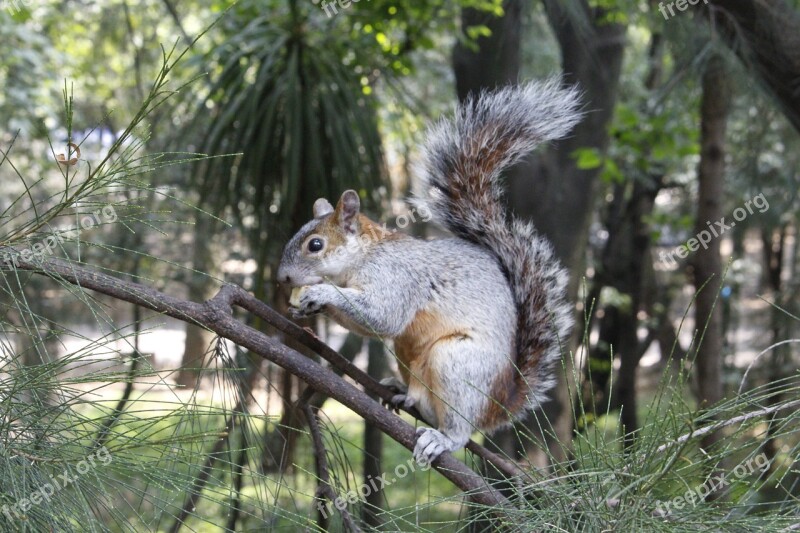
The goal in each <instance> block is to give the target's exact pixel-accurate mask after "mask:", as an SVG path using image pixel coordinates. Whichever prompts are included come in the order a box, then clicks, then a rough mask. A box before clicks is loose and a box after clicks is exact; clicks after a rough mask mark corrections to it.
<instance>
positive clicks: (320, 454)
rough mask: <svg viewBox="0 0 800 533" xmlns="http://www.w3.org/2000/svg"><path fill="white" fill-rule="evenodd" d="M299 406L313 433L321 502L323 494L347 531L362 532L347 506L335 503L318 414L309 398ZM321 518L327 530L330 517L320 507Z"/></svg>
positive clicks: (309, 429) (313, 447)
mask: <svg viewBox="0 0 800 533" xmlns="http://www.w3.org/2000/svg"><path fill="white" fill-rule="evenodd" d="M299 407H300V409H301V410H302V411H303V414H304V415H305V417H306V422H308V431H309V433H310V434H311V447H312V449H313V450H314V463H315V465H316V470H317V479H318V480H319V483H318V486H317V496H318V497H319V498H320V502H324V500H323V499H322V497H323V496H324V497H325V498H327V499H328V500H329V501H330V502H331V506H332V507H334V508H335V509H336V510H338V511H339V514H340V515H341V516H342V522H343V523H344V527H345V530H346V531H355V532H360V531H361V528H359V527H358V525H357V524H356V523H355V521H354V520H353V517H352V516H350V513H349V512H348V511H347V508H346V507H345V508H344V509H339V508H338V507H336V506H335V505H333V503H334V501H335V500H336V491H334V490H333V487H332V486H331V476H330V467H329V466H328V452H327V450H326V449H325V442H324V441H323V440H322V432H321V431H320V428H319V420H318V419H317V414H316V413H315V412H314V410H313V409H311V406H310V405H308V401H307V400H306V401H305V402H303V403H302V404H300V405H299ZM320 518H321V520H322V521H323V522H324V523H325V525H324V526H323V524H320V525H321V526H322V529H323V531H325V530H327V519H328V517H327V515H326V514H324V511H322V509H320Z"/></svg>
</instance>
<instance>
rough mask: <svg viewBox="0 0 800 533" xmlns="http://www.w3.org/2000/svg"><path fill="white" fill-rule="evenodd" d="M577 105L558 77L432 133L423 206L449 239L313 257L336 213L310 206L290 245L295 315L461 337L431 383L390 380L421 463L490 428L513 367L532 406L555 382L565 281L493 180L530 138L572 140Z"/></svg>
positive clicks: (442, 356) (566, 315)
mask: <svg viewBox="0 0 800 533" xmlns="http://www.w3.org/2000/svg"><path fill="white" fill-rule="evenodd" d="M577 105H578V103H577V93H576V91H574V90H564V89H560V88H559V87H558V81H549V82H545V83H540V84H536V83H533V84H528V85H525V86H522V87H516V88H509V89H503V90H500V91H497V92H495V93H487V94H483V95H481V96H480V97H479V98H478V99H477V100H474V101H471V102H469V103H467V104H465V105H464V106H462V107H461V108H459V110H458V111H457V113H456V116H455V118H454V119H453V120H452V121H442V122H439V123H438V124H437V125H435V126H434V127H433V128H432V129H431V131H430V133H429V135H428V140H427V142H426V150H425V168H426V170H427V175H426V177H425V178H424V180H423V183H422V187H421V189H420V193H419V195H418V199H417V202H418V203H419V204H420V205H421V206H422V207H425V208H428V209H430V212H431V213H432V214H433V216H434V218H435V219H436V220H438V221H439V222H440V223H441V224H442V225H444V226H445V227H446V228H447V229H449V230H450V231H452V232H453V233H454V234H455V235H456V238H453V239H440V240H435V241H423V240H418V239H414V238H411V237H407V236H394V237H392V238H390V239H378V238H376V239H363V236H362V238H361V240H359V237H358V235H350V234H348V237H347V238H346V244H345V245H343V246H340V247H339V249H337V250H330V251H326V252H325V253H324V254H323V256H321V257H308V254H305V255H304V254H303V251H302V250H301V246H302V243H303V242H304V241H305V239H306V238H308V236H309V235H313V234H314V233H315V228H317V226H318V225H319V224H322V223H324V222H326V220H329V219H328V218H326V217H331V216H334V214H332V213H330V209H328V206H325V205H324V204H322V203H318V204H317V207H318V208H317V209H315V212H317V213H319V214H321V215H322V214H324V215H323V216H321V217H320V218H318V219H315V220H312V221H311V222H309V223H308V224H306V225H305V226H304V227H303V228H301V230H300V231H299V232H298V233H297V235H295V237H293V238H292V240H291V241H290V242H289V243H288V244H287V246H286V249H285V251H284V256H283V259H282V261H281V266H280V269H279V273H278V275H279V279H280V280H281V281H283V282H287V283H290V284H292V285H296V286H297V285H311V286H310V287H308V288H307V289H306V291H305V293H304V294H303V295H302V297H301V298H300V306H299V309H298V311H297V314H299V315H301V316H302V315H311V314H314V313H318V312H325V313H327V314H328V315H330V316H331V317H332V318H333V319H334V320H336V321H337V322H339V323H340V324H342V325H343V326H345V327H347V328H348V329H351V330H353V331H356V332H358V333H360V334H363V335H371V336H376V337H381V338H388V339H391V338H396V337H398V336H399V335H400V334H401V333H403V332H404V331H405V330H406V328H407V327H408V326H409V324H411V323H412V321H413V320H414V319H415V317H417V316H419V313H421V312H425V313H431V314H433V315H435V316H439V317H443V320H446V322H447V323H448V324H449V323H452V324H455V325H456V326H457V329H458V331H463V332H464V335H463V336H460V337H459V338H457V339H448V340H447V341H445V342H436V343H434V344H433V345H432V347H431V348H430V356H429V357H428V359H427V360H426V363H427V364H428V365H429V367H430V368H431V369H433V371H434V373H435V375H436V376H438V382H437V383H435V384H430V385H432V386H428V385H429V384H427V383H426V384H420V382H419V381H418V380H414V379H412V380H411V383H410V384H405V385H408V388H407V390H404V388H403V387H401V386H398V383H397V382H396V381H393V382H391V384H392V385H394V386H395V388H396V390H397V392H401V393H402V394H398V395H396V396H395V398H394V399H393V401H394V402H395V403H396V404H403V405H406V406H411V405H414V406H415V407H417V409H419V411H420V413H421V414H422V415H423V417H424V418H425V419H426V420H427V421H428V422H429V423H431V425H432V426H434V427H436V428H437V429H430V428H421V429H420V430H419V431H418V433H417V435H418V437H417V444H416V446H415V450H414V457H415V458H416V459H417V460H418V461H419V462H423V463H424V462H430V461H432V460H433V459H435V458H436V457H437V456H438V455H439V454H441V453H442V452H443V451H452V450H456V449H458V448H460V447H463V446H464V445H465V444H466V442H467V441H468V440H469V437H470V435H471V434H472V432H473V431H475V430H476V429H484V428H479V427H478V424H479V420H481V417H482V416H483V415H484V414H485V413H486V412H487V409H488V408H489V407H490V405H491V402H492V399H491V398H490V394H491V391H492V386H493V385H494V384H495V382H496V381H497V380H498V378H499V376H501V375H502V374H503V372H504V371H507V370H508V369H510V368H516V369H518V372H517V373H516V374H517V377H516V378H515V379H517V380H518V381H519V384H521V385H522V386H521V387H519V390H521V391H529V392H528V393H527V394H526V396H527V402H525V403H526V404H527V406H528V407H535V406H537V405H539V403H540V402H541V401H542V400H543V399H544V397H545V392H546V391H547V390H548V389H550V388H551V387H552V386H553V384H554V383H555V380H554V379H553V377H552V370H551V366H552V364H553V363H554V362H555V361H557V360H558V358H559V357H560V355H561V343H562V342H565V341H566V340H567V338H568V336H569V331H570V328H571V326H572V308H571V306H570V305H569V304H568V303H567V302H566V301H565V286H566V282H567V275H566V273H565V271H564V270H563V269H562V268H561V267H560V266H559V264H558V261H557V260H556V259H555V258H554V257H553V253H552V251H551V248H550V246H549V244H548V243H547V242H546V241H545V240H544V239H543V238H541V237H539V236H538V235H537V234H536V231H535V230H534V228H533V227H532V226H531V225H530V224H527V223H524V222H522V221H519V220H512V221H510V222H509V221H507V220H506V213H505V210H504V208H503V206H502V204H501V203H500V200H499V199H500V197H501V193H502V190H501V187H500V184H499V177H500V173H501V172H502V170H503V169H504V168H505V167H507V166H508V165H510V164H512V163H513V162H514V161H516V160H517V159H519V158H520V157H522V156H523V155H525V154H526V153H527V152H529V151H530V150H531V149H532V148H533V147H534V146H536V145H537V144H538V143H540V142H542V141H545V140H548V139H551V138H555V137H558V136H561V135H564V134H566V133H567V131H568V130H569V128H570V127H571V126H572V125H574V124H575V122H577V120H578V119H579V114H578V112H577V111H576V108H577ZM488 162H491V164H488ZM348 194H351V193H350V192H346V193H345V195H343V200H344V199H347V198H352V195H350V196H347V195H348ZM320 206H322V208H320ZM350 223H351V224H352V220H351V222H350ZM344 225H345V222H343V227H344ZM351 230H352V228H350V227H348V231H351ZM337 252H338V253H337ZM322 280H324V281H322ZM401 385H403V384H401ZM523 394H524V392H523ZM435 398H439V399H441V400H442V402H443V403H444V404H445V405H446V406H447V408H446V409H445V410H444V417H443V418H444V419H443V420H438V419H437V414H436V412H434V409H433V402H432V401H433V400H434V399H435ZM524 411H525V410H524V409H523V410H521V412H515V413H511V414H512V415H513V416H521V415H522V414H523V413H524ZM489 429H493V428H489Z"/></svg>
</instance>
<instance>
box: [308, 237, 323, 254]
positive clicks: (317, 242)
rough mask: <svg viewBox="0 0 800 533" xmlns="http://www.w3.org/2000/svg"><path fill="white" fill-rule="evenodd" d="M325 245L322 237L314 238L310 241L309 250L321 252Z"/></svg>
mask: <svg viewBox="0 0 800 533" xmlns="http://www.w3.org/2000/svg"><path fill="white" fill-rule="evenodd" d="M323 247H324V244H323V243H322V239H318V238H314V239H311V240H310V241H308V251H309V252H319V251H320V250H322V248H323Z"/></svg>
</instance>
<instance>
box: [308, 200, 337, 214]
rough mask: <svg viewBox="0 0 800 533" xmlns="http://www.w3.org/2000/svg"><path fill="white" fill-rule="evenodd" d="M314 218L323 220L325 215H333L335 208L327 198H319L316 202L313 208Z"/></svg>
mask: <svg viewBox="0 0 800 533" xmlns="http://www.w3.org/2000/svg"><path fill="white" fill-rule="evenodd" d="M313 213H314V218H322V217H324V216H325V215H329V214H331V213H333V206H332V205H331V203H330V202H329V201H328V200H326V199H325V198H319V199H318V200H317V201H316V202H314V208H313Z"/></svg>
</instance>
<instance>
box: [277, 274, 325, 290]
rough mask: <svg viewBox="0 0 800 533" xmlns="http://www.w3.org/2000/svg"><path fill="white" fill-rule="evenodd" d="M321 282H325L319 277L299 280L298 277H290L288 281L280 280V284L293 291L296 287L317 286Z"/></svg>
mask: <svg viewBox="0 0 800 533" xmlns="http://www.w3.org/2000/svg"><path fill="white" fill-rule="evenodd" d="M323 281H325V280H324V279H323V278H321V277H320V276H308V277H304V278H299V277H294V276H292V277H290V278H289V279H283V280H281V283H283V284H284V285H286V286H287V287H290V288H293V289H295V288H298V287H307V286H309V285H319V284H320V283H322V282H323Z"/></svg>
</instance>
